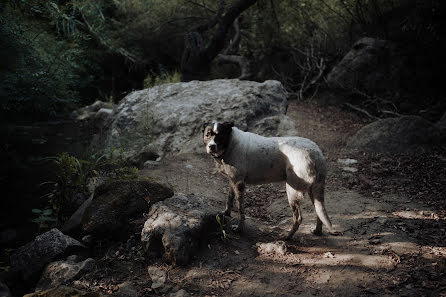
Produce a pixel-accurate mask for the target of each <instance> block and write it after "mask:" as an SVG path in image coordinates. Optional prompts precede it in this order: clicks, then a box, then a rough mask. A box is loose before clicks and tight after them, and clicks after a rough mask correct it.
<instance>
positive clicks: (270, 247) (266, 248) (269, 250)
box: [256, 240, 287, 256]
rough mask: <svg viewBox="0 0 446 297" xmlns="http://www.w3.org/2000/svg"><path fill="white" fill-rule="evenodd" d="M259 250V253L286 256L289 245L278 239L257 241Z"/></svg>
mask: <svg viewBox="0 0 446 297" xmlns="http://www.w3.org/2000/svg"><path fill="white" fill-rule="evenodd" d="M256 246H257V252H258V253H259V254H277V255H281V256H284V255H285V254H286V252H287V246H286V244H285V242H284V241H281V240H280V241H276V242H267V243H263V242H258V243H256Z"/></svg>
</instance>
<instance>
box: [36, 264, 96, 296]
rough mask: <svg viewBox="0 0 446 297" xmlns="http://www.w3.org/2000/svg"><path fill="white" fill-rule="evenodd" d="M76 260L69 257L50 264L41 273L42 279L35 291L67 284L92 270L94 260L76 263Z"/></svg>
mask: <svg viewBox="0 0 446 297" xmlns="http://www.w3.org/2000/svg"><path fill="white" fill-rule="evenodd" d="M78 258H79V257H77V256H75V257H72V256H70V257H68V258H67V260H65V261H57V262H53V263H50V264H49V265H48V266H47V267H46V268H45V270H44V271H43V273H42V277H41V279H40V281H39V283H38V284H37V286H36V291H43V290H46V289H49V288H52V287H57V286H58V285H63V284H68V283H70V282H72V281H74V280H77V279H79V278H80V277H81V276H82V275H84V274H85V273H87V272H89V271H91V270H92V269H93V267H94V264H95V260H93V259H92V258H88V259H86V260H85V261H82V262H76V260H78Z"/></svg>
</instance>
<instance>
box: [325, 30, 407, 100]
mask: <svg viewBox="0 0 446 297" xmlns="http://www.w3.org/2000/svg"><path fill="white" fill-rule="evenodd" d="M400 68H401V59H399V58H398V57H397V56H396V55H395V54H393V49H392V45H391V44H390V43H389V42H388V41H386V40H379V39H374V38H369V37H364V38H361V39H360V40H358V41H357V42H356V43H355V44H354V45H353V47H352V49H351V50H350V51H349V52H348V53H347V54H346V55H345V56H344V58H343V59H342V60H341V61H340V62H339V63H338V64H337V65H336V66H335V67H334V68H333V69H332V70H331V71H330V73H329V74H328V76H327V82H328V85H329V86H330V87H332V88H341V89H348V90H351V89H358V90H361V91H365V92H370V93H375V92H380V91H385V90H386V89H389V88H393V87H397V86H398V74H397V73H399V71H400Z"/></svg>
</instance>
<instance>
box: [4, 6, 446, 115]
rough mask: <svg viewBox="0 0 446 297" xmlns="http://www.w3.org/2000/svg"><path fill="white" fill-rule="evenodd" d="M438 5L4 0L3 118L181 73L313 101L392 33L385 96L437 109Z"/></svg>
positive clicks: (67, 106) (52, 110)
mask: <svg viewBox="0 0 446 297" xmlns="http://www.w3.org/2000/svg"><path fill="white" fill-rule="evenodd" d="M441 2H442V1H436V0H425V1H419V0H418V1H415V0H345V1H339V0H280V1H277V0H276V1H274V0H258V1H253V0H245V1H240V0H238V1H207V0H203V1H201V0H163V1H161V0H159V1H158V0H151V1H149V0H123V1H111V0H99V1H93V0H73V1H41V0H9V1H6V2H4V3H3V4H1V6H0V16H1V17H0V20H1V21H0V22H1V23H0V98H1V99H0V100H1V103H0V113H1V115H0V117H1V119H2V120H3V121H5V120H6V121H14V122H28V121H35V120H44V119H48V118H54V117H60V116H63V115H64V114H65V113H66V112H68V111H70V110H72V109H74V108H76V107H79V106H83V105H86V104H90V103H92V102H94V101H95V100H98V99H99V100H102V101H113V102H117V101H119V100H120V99H122V98H123V97H124V96H125V95H126V94H128V93H129V92H130V91H132V90H135V89H142V88H144V87H149V86H152V85H154V84H159V83H162V82H166V81H178V80H180V79H181V78H182V79H183V80H190V79H202V80H207V79H213V78H236V77H241V78H244V79H251V80H258V81H263V80H265V79H278V80H280V81H282V83H283V84H284V85H285V87H286V88H287V90H288V91H289V92H290V94H291V96H293V95H294V96H296V97H310V96H311V95H312V94H314V92H315V91H316V89H318V90H319V89H321V90H323V88H324V86H325V84H324V77H325V75H326V74H327V73H328V72H329V71H330V69H331V68H332V67H333V66H334V65H335V64H336V63H337V62H339V61H340V59H341V58H342V57H343V56H344V55H345V53H346V52H347V51H348V50H349V48H350V47H351V46H352V44H354V42H355V41H357V40H358V39H359V38H361V37H365V36H367V37H374V38H378V39H385V40H388V41H391V42H392V44H394V45H395V49H396V52H397V54H398V56H399V57H403V59H402V61H403V62H402V63H404V67H405V68H404V69H405V71H404V74H405V75H404V76H402V77H401V78H400V79H399V81H398V84H397V85H395V86H394V87H393V88H391V89H387V90H385V92H382V94H381V95H382V96H386V98H390V100H393V101H395V103H396V104H403V103H404V104H406V105H404V104H403V109H404V106H407V103H408V102H409V106H410V108H409V110H408V112H409V113H410V112H412V111H413V110H417V109H418V110H419V109H426V108H429V107H434V108H437V107H436V106H437V105H438V104H439V102H441V99H442V98H443V97H444V95H443V93H442V90H443V89H444V75H443V73H444V65H445V62H444V53H445V49H446V48H445V46H444V41H443V40H444V38H443V39H442V37H443V36H444V30H445V27H446V26H445V25H444V22H445V21H444V17H443V14H442V13H443V12H444V8H443V7H442V6H444V4H443V3H441ZM231 13H232V15H230V14H231ZM228 15H229V16H228ZM190 55H192V58H190V57H191V56H190ZM194 55H195V56H194ZM194 57H195V58H197V57H198V58H197V59H200V61H201V62H200V63H201V65H197V64H195V65H194V61H193V58H194ZM188 58H189V60H188ZM203 61H204V62H203ZM308 61H309V62H310V63H308ZM187 62H192V64H191V63H189V64H188V63H187ZM195 62H196V61H195ZM243 63H245V64H243ZM203 64H204V65H203ZM246 65H248V66H249V67H245V66H246ZM191 72H192V73H191ZM309 78H312V79H314V78H316V79H317V81H313V80H312V81H310V80H309ZM369 95H375V94H369ZM401 98H403V99H404V100H402V99H401ZM403 101H404V102H403ZM437 109H438V108H437Z"/></svg>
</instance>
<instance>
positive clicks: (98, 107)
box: [84, 100, 111, 112]
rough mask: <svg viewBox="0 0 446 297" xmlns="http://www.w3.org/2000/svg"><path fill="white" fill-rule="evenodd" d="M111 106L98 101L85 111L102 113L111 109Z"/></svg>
mask: <svg viewBox="0 0 446 297" xmlns="http://www.w3.org/2000/svg"><path fill="white" fill-rule="evenodd" d="M110 105H111V104H109V103H106V102H103V101H100V100H97V101H95V102H94V103H93V104H91V105H87V106H85V107H84V109H85V110H87V111H89V112H97V111H100V110H101V109H104V108H107V107H109V106H110Z"/></svg>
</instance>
